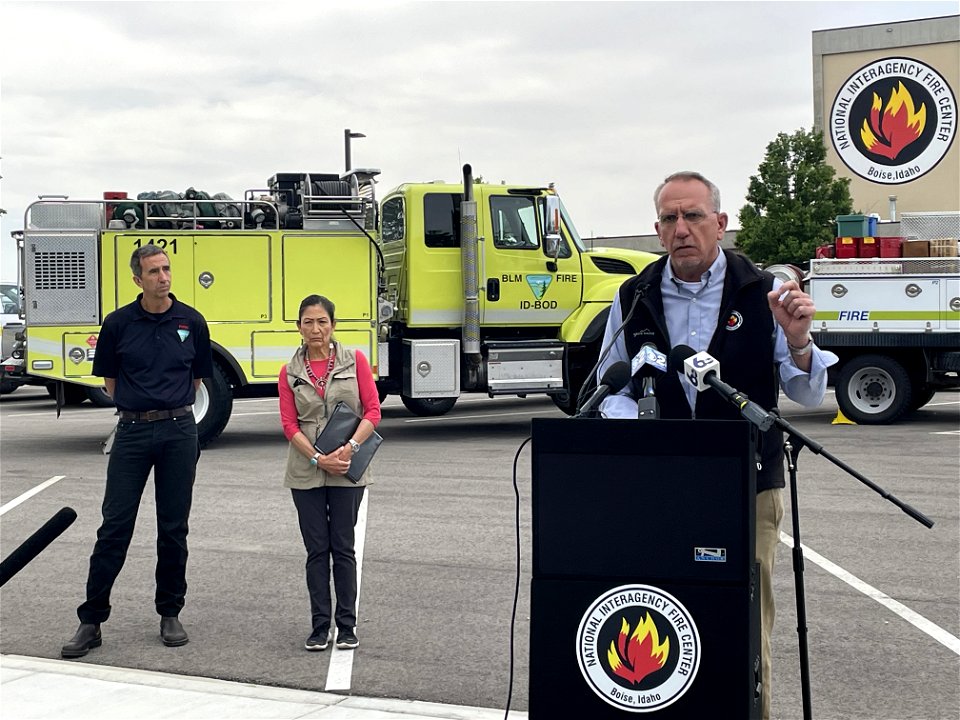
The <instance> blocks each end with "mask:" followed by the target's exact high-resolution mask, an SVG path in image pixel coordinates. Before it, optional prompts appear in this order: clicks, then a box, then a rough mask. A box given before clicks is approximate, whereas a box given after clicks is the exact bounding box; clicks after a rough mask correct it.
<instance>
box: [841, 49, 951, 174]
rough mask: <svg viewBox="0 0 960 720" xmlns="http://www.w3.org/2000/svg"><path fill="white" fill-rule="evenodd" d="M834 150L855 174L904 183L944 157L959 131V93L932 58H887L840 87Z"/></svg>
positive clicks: (932, 166)
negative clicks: (932, 61)
mask: <svg viewBox="0 0 960 720" xmlns="http://www.w3.org/2000/svg"><path fill="white" fill-rule="evenodd" d="M828 132H829V134H830V139H831V141H832V143H833V147H834V150H836V152H837V155H839V157H840V159H841V160H842V161H843V163H844V164H845V165H846V166H847V167H848V168H849V169H850V170H851V171H852V172H853V173H855V174H857V175H859V176H860V177H862V178H864V179H865V180H869V181H871V182H874V183H880V184H885V185H899V184H902V183H906V182H910V181H912V180H916V179H917V178H919V177H922V176H923V175H925V174H926V173H928V172H930V171H931V170H932V169H933V168H935V167H936V166H937V164H938V163H939V162H940V161H941V160H943V158H944V156H945V155H946V154H947V152H948V151H949V150H950V146H951V145H952V144H953V140H954V138H955V137H956V134H957V101H956V95H955V93H954V91H953V89H952V88H951V87H950V84H949V83H948V82H947V80H946V79H945V78H944V77H943V75H941V74H940V73H939V72H937V70H936V69H935V68H933V67H931V66H930V65H928V64H927V63H924V62H922V61H920V60H914V59H912V58H907V57H885V58H882V59H879V60H875V61H873V62H871V63H869V64H868V65H864V66H863V67H861V68H859V69H858V70H857V71H856V72H854V73H853V74H852V75H850V77H849V78H847V80H846V81H845V82H844V83H843V84H842V85H841V86H840V89H839V91H838V92H837V94H836V97H835V98H834V100H833V105H832V107H831V110H830V116H829V131H828Z"/></svg>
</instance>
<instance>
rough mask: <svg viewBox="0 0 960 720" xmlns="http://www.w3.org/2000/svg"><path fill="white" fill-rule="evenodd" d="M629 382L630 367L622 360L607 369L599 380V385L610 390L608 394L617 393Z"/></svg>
mask: <svg viewBox="0 0 960 720" xmlns="http://www.w3.org/2000/svg"><path fill="white" fill-rule="evenodd" d="M628 382H630V365H629V363H626V362H624V361H622V360H619V361H617V362H615V363H614V364H613V365H611V366H610V367H608V368H607V370H606V372H605V373H603V377H602V378H600V384H601V385H606V386H607V387H609V388H610V394H611V395H613V394H614V393H618V392H620V391H621V390H623V388H624V387H626V385H627V383H628Z"/></svg>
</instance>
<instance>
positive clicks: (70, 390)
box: [54, 383, 87, 405]
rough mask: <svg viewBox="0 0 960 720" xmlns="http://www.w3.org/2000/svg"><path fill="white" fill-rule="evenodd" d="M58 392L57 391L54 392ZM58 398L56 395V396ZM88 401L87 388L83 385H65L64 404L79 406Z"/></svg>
mask: <svg viewBox="0 0 960 720" xmlns="http://www.w3.org/2000/svg"><path fill="white" fill-rule="evenodd" d="M54 392H56V390H54ZM54 397H56V395H54ZM86 399H87V388H85V387H84V386H83V385H74V384H72V383H64V384H63V404H64V405H79V404H80V403H82V402H83V401H84V400H86Z"/></svg>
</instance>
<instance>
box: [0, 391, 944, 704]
mask: <svg viewBox="0 0 960 720" xmlns="http://www.w3.org/2000/svg"><path fill="white" fill-rule="evenodd" d="M783 409H784V413H785V415H786V417H787V418H788V419H789V420H790V422H792V423H793V424H794V425H796V426H797V427H798V429H800V430H801V431H803V432H804V433H806V434H808V435H809V436H811V437H812V438H813V439H815V440H817V441H818V442H820V443H822V444H823V445H824V447H825V448H826V449H827V450H829V451H830V452H831V453H833V454H834V455H836V456H837V457H838V458H840V459H841V460H843V461H845V462H846V463H848V464H849V465H851V466H853V467H854V468H856V469H857V470H859V471H860V472H862V473H863V474H864V475H866V476H867V477H868V478H870V479H871V480H873V481H874V482H875V483H877V484H878V485H880V486H881V487H882V488H883V489H884V490H885V491H887V492H889V493H891V494H892V495H894V496H895V497H897V498H898V499H899V500H901V501H903V502H905V503H909V504H910V505H912V506H913V507H915V508H916V509H917V510H919V511H921V512H923V513H925V514H926V515H929V516H930V517H931V518H933V520H934V521H935V523H936V524H935V526H934V527H933V528H932V529H926V528H924V527H923V526H922V525H920V524H919V523H917V522H915V521H914V520H913V519H911V518H910V517H908V516H907V515H906V514H905V513H903V512H901V511H900V510H899V509H898V508H897V507H895V506H894V505H893V504H891V503H890V502H888V501H887V500H885V499H884V498H882V497H881V496H880V495H878V494H877V493H876V492H874V491H873V490H871V489H869V488H868V487H866V486H864V485H863V484H862V483H860V482H859V481H858V480H856V479H854V478H852V477H850V476H849V475H847V474H846V473H844V472H843V471H841V470H840V469H838V468H836V467H835V466H834V465H832V464H831V463H829V462H828V461H827V460H825V459H824V458H822V457H816V456H814V455H813V454H811V453H809V452H804V453H802V454H801V457H800V463H799V467H800V484H799V505H800V519H801V533H802V534H801V537H802V539H803V543H804V545H805V546H806V548H807V551H806V554H807V557H806V560H807V562H806V568H805V589H806V608H807V624H808V628H809V631H808V633H809V634H808V637H809V656H810V669H811V695H812V700H813V710H814V715H815V716H816V717H819V718H863V719H884V718H890V719H893V718H897V719H899V718H915V719H917V720H932V719H938V718H951V719H953V718H956V717H958V716H960V690H958V682H957V679H958V674H960V640H958V635H960V393H957V392H944V393H939V394H938V395H937V396H935V398H934V399H933V401H932V402H931V403H930V404H929V405H928V406H926V407H925V408H923V409H922V410H920V411H918V412H917V413H916V414H914V415H913V416H911V417H910V418H909V419H907V420H906V421H903V422H901V423H899V424H897V425H894V426H876V427H872V426H853V425H832V424H831V420H832V419H833V418H834V416H835V415H836V405H835V403H834V402H833V399H832V395H831V396H828V399H827V401H826V402H825V403H824V406H823V407H821V408H819V409H816V410H804V409H800V408H797V407H796V406H793V405H792V404H790V403H785V404H784V408H783ZM534 417H557V418H560V417H563V416H562V414H561V413H560V412H559V411H558V410H556V409H555V408H554V407H553V405H552V403H550V401H549V400H546V399H536V398H527V399H523V400H521V399H516V398H509V399H508V398H501V399H496V400H491V399H488V398H472V397H465V398H463V399H461V401H460V402H458V404H457V406H456V407H455V408H454V410H453V411H452V412H451V413H450V414H449V415H447V416H444V417H442V418H429V419H428V418H415V417H413V416H411V415H409V414H408V413H407V412H406V410H405V409H404V408H403V407H402V406H401V405H400V403H399V402H398V401H397V400H396V399H394V398H391V399H388V401H387V402H386V403H385V405H384V421H383V423H382V425H381V427H380V431H381V434H382V435H383V436H384V438H385V442H384V445H383V447H382V449H381V451H380V454H379V455H378V458H377V461H376V468H375V469H376V477H377V481H376V483H375V484H374V485H373V486H372V487H371V489H370V491H369V493H368V497H367V503H366V506H365V528H364V535H363V559H362V579H361V589H360V611H359V625H358V635H359V636H360V639H361V647H360V649H359V650H358V651H356V652H355V653H353V654H352V655H351V654H349V653H340V654H336V653H307V652H305V651H304V650H303V649H302V643H303V639H304V638H305V637H306V635H307V634H308V632H309V610H308V606H307V596H306V588H305V583H304V580H303V562H304V551H303V547H302V543H301V540H300V536H299V531H298V528H297V521H296V513H295V511H294V508H293V503H292V501H291V499H290V495H289V492H288V491H286V490H285V489H284V488H283V487H282V473H283V467H284V460H285V455H286V441H285V440H284V438H283V436H282V433H281V431H280V427H279V419H278V413H277V408H276V399H273V398H262V399H248V400H239V401H237V403H236V404H235V407H234V417H233V418H232V419H231V421H230V424H229V425H228V427H227V430H226V431H225V432H224V434H223V436H222V437H221V438H220V439H218V440H217V441H216V443H215V444H213V445H212V446H211V447H209V448H208V449H206V450H204V452H203V456H202V457H201V460H200V465H199V469H198V480H197V485H196V489H195V495H194V509H193V514H192V517H191V528H190V551H191V556H190V565H189V569H188V582H189V590H188V595H187V606H186V608H185V609H184V611H183V613H182V615H181V619H182V620H183V622H184V625H185V626H186V627H187V629H188V631H189V632H190V635H191V642H190V643H189V644H188V645H186V646H184V647H182V648H165V647H163V646H162V645H161V644H160V641H159V638H158V636H157V630H158V621H157V617H156V615H155V613H154V610H153V561H154V557H155V551H154V546H155V529H156V526H155V517H154V505H153V499H152V497H151V492H152V484H148V488H147V491H146V492H145V494H144V501H143V505H142V509H141V514H140V520H139V522H138V527H137V531H136V534H135V536H134V539H133V543H132V545H131V548H130V553H129V556H128V559H127V563H126V565H125V567H124V570H123V572H122V573H121V575H120V578H119V580H118V583H117V586H116V588H115V591H114V595H113V608H114V609H113V616H112V617H111V619H110V621H109V622H108V623H106V624H105V625H104V627H103V633H104V643H103V647H101V648H98V649H96V650H94V651H93V652H91V653H90V655H88V656H87V658H84V659H82V660H79V661H78V662H94V663H98V664H103V665H113V666H118V667H129V668H141V669H150V670H161V671H166V672H174V673H180V674H186V675H197V676H202V677H215V678H221V679H230V680H241V681H244V682H252V683H259V684H265V685H274V686H282V687H290V688H299V689H313V690H324V689H328V690H331V691H333V692H343V693H353V694H359V695H366V696H375V697H392V698H405V699H418V700H428V701H435V702H444V703H455V704H461V705H476V706H483V707H499V708H503V707H504V705H505V703H506V698H507V694H508V689H509V687H510V667H511V663H510V644H509V641H510V629H511V628H510V626H511V610H512V606H513V597H514V587H515V582H516V573H515V552H516V550H515V535H516V527H515V514H516V498H515V495H514V488H513V483H512V474H511V473H512V467H513V460H514V455H515V454H516V452H517V449H518V447H519V446H520V444H521V442H522V441H523V440H524V439H525V438H526V437H527V436H528V435H529V428H530V420H531V418H534ZM113 423H114V417H113V416H112V412H111V410H109V409H97V408H94V407H92V406H90V405H82V406H79V407H72V408H67V409H66V410H65V411H64V413H63V415H62V417H61V418H60V419H59V420H58V419H56V417H55V415H54V412H53V409H52V404H51V402H50V400H49V398H47V396H46V393H45V392H44V391H42V390H36V389H33V388H22V389H21V390H19V391H17V392H16V393H14V394H12V395H5V396H3V398H2V401H0V457H2V476H0V505H2V506H3V508H5V510H4V511H3V515H2V518H0V543H2V548H3V549H2V554H3V556H4V557H5V556H7V555H8V554H9V552H10V551H11V550H12V549H13V548H15V547H16V546H17V545H18V544H19V543H21V542H22V541H23V540H24V539H25V538H26V537H27V536H29V535H30V533H32V532H33V531H34V530H35V529H36V528H38V527H39V526H40V525H42V524H43V523H44V522H45V521H46V520H47V519H48V518H50V517H51V516H52V515H53V514H54V513H55V512H56V511H58V510H59V509H60V508H62V507H64V506H69V507H72V508H74V509H75V510H76V512H77V515H78V519H77V521H76V522H75V523H74V524H73V525H72V526H71V527H70V528H69V529H68V530H67V531H66V532H65V533H64V535H63V536H62V537H60V538H59V539H58V540H57V541H56V542H55V543H54V544H53V545H52V546H51V547H50V548H48V549H47V550H46V551H45V552H44V553H43V554H42V555H40V556H39V557H38V558H37V559H36V560H35V561H34V562H32V563H31V564H30V565H28V566H27V567H26V568H25V569H24V570H23V571H22V572H20V573H19V574H18V575H17V576H16V577H15V578H13V579H12V580H11V581H10V582H9V583H7V585H5V586H4V587H3V589H2V591H0V651H2V653H4V654H17V655H27V656H33V657H43V658H55V657H59V650H60V646H61V645H62V644H63V642H65V641H66V640H67V639H69V637H70V636H71V635H72V634H73V632H74V630H75V629H76V624H77V619H76V614H75V608H76V605H77V604H78V603H79V601H80V600H81V599H82V595H83V588H84V582H85V577H86V569H87V560H88V557H89V553H90V550H91V549H92V546H93V541H94V539H95V534H96V529H97V527H98V524H99V505H100V501H101V499H102V492H103V482H104V475H105V467H106V458H105V457H104V456H103V455H102V454H101V453H100V442H101V440H102V439H103V438H104V437H105V436H106V435H107V433H108V432H109V430H110V428H111V427H112V426H113ZM518 470H519V473H518V487H519V493H520V537H521V543H522V552H523V559H522V573H521V578H520V597H519V606H518V613H517V618H516V624H515V634H516V646H515V657H514V661H515V662H514V676H513V696H512V705H511V707H512V708H513V709H518V710H523V709H525V708H526V702H527V683H528V680H527V667H528V666H527V656H528V652H527V650H528V648H527V643H528V639H527V638H528V629H529V594H528V590H529V582H530V557H529V548H530V532H531V530H530V452H529V445H528V446H527V447H526V448H525V449H524V450H523V451H522V452H521V455H520V461H519V463H518ZM53 478H61V479H58V480H55V481H53V482H52V483H50V484H49V485H47V486H46V487H45V488H44V489H42V490H40V491H38V492H36V493H35V494H33V495H32V496H30V497H28V498H27V499H24V500H22V501H21V502H19V503H18V504H16V505H15V506H13V507H9V508H7V506H8V505H10V504H11V503H12V502H13V501H15V500H17V499H18V498H21V497H23V496H24V494H25V493H28V492H30V491H31V490H33V489H35V488H37V487H38V486H40V485H41V484H43V483H45V482H47V481H50V480H51V479H53ZM783 532H784V538H785V539H787V540H788V539H789V538H788V536H790V535H791V534H792V529H791V526H790V516H789V511H788V515H787V517H786V519H785V522H784V526H783ZM775 589H776V593H777V600H778V618H777V626H776V634H775V638H774V663H775V665H774V671H775V675H774V678H775V691H774V716H775V717H778V718H784V719H788V718H799V717H801V702H800V697H801V692H800V681H799V661H798V650H797V632H796V609H795V606H794V576H793V572H792V569H791V561H790V551H789V548H788V547H786V546H785V545H781V547H780V552H779V556H778V566H777V573H776V577H775ZM344 655H350V658H349V660H348V659H347V658H345V657H343V656H344Z"/></svg>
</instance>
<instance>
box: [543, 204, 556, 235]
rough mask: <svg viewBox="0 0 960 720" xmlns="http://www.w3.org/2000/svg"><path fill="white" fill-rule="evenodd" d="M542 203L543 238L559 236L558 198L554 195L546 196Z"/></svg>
mask: <svg viewBox="0 0 960 720" xmlns="http://www.w3.org/2000/svg"><path fill="white" fill-rule="evenodd" d="M543 199H544V203H543V213H544V218H543V234H544V235H545V236H550V235H555V236H559V235H560V198H559V197H557V196H556V195H547V196H545V197H544V198H543Z"/></svg>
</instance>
